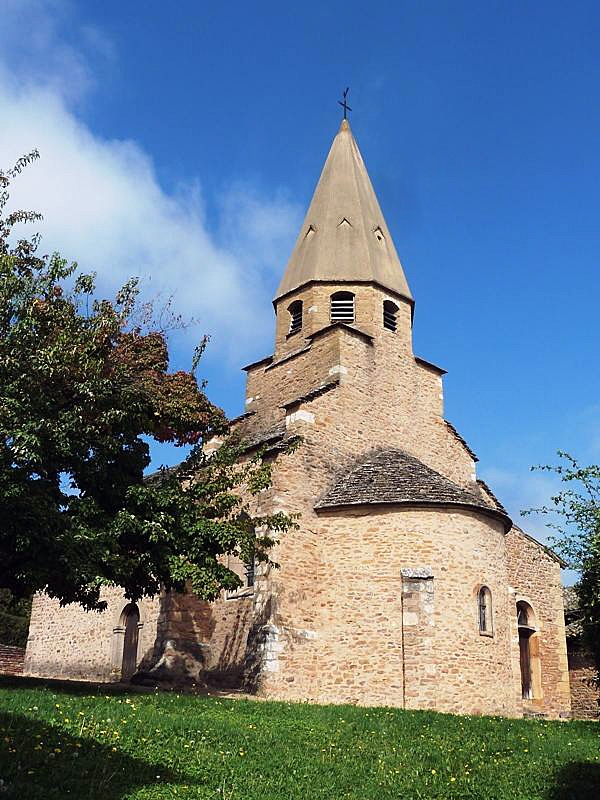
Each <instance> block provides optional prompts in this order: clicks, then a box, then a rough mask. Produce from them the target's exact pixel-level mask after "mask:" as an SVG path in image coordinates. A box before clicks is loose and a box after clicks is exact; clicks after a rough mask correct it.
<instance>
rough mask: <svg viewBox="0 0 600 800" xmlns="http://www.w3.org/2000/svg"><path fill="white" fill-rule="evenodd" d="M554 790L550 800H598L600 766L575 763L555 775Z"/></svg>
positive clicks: (549, 796) (583, 762)
mask: <svg viewBox="0 0 600 800" xmlns="http://www.w3.org/2000/svg"><path fill="white" fill-rule="evenodd" d="M554 781H555V783H554V788H553V789H552V791H551V792H550V794H549V795H548V800H598V798H600V764H592V763H589V762H586V761H581V762H579V761H573V762H572V763H570V764H566V765H565V766H564V767H561V769H559V770H557V772H556V773H555V774H554Z"/></svg>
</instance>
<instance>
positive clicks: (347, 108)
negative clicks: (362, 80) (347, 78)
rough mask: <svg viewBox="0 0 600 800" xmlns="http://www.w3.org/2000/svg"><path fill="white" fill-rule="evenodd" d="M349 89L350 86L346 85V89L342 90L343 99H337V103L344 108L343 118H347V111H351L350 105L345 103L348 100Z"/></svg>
mask: <svg viewBox="0 0 600 800" xmlns="http://www.w3.org/2000/svg"><path fill="white" fill-rule="evenodd" d="M349 91H350V87H349V86H347V87H346V91H345V92H343V97H344V99H343V100H338V103H339V104H340V105H341V107H342V108H343V109H344V119H347V118H348V111H352V109H351V108H350V106H349V105H348V103H347V100H348V92H349Z"/></svg>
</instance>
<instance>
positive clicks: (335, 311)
mask: <svg viewBox="0 0 600 800" xmlns="http://www.w3.org/2000/svg"><path fill="white" fill-rule="evenodd" d="M331 321H332V322H354V295H353V294H352V292H336V293H335V294H332V295H331Z"/></svg>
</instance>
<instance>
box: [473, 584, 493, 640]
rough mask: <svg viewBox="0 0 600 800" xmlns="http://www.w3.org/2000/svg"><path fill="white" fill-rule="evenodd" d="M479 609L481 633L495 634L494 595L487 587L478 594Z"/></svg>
mask: <svg viewBox="0 0 600 800" xmlns="http://www.w3.org/2000/svg"><path fill="white" fill-rule="evenodd" d="M477 609H478V612H479V633H487V634H491V633H493V626H492V593H491V592H490V590H489V589H488V587H487V586H482V587H481V589H480V590H479V592H478V593H477Z"/></svg>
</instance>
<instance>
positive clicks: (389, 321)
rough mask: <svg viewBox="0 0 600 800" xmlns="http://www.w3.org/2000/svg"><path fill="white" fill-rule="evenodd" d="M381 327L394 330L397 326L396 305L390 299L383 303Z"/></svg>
mask: <svg viewBox="0 0 600 800" xmlns="http://www.w3.org/2000/svg"><path fill="white" fill-rule="evenodd" d="M383 327H384V328H387V329H388V331H394V332H396V328H397V327H398V306H397V305H396V304H395V303H392V301H391V300H385V301H384V303H383Z"/></svg>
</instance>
